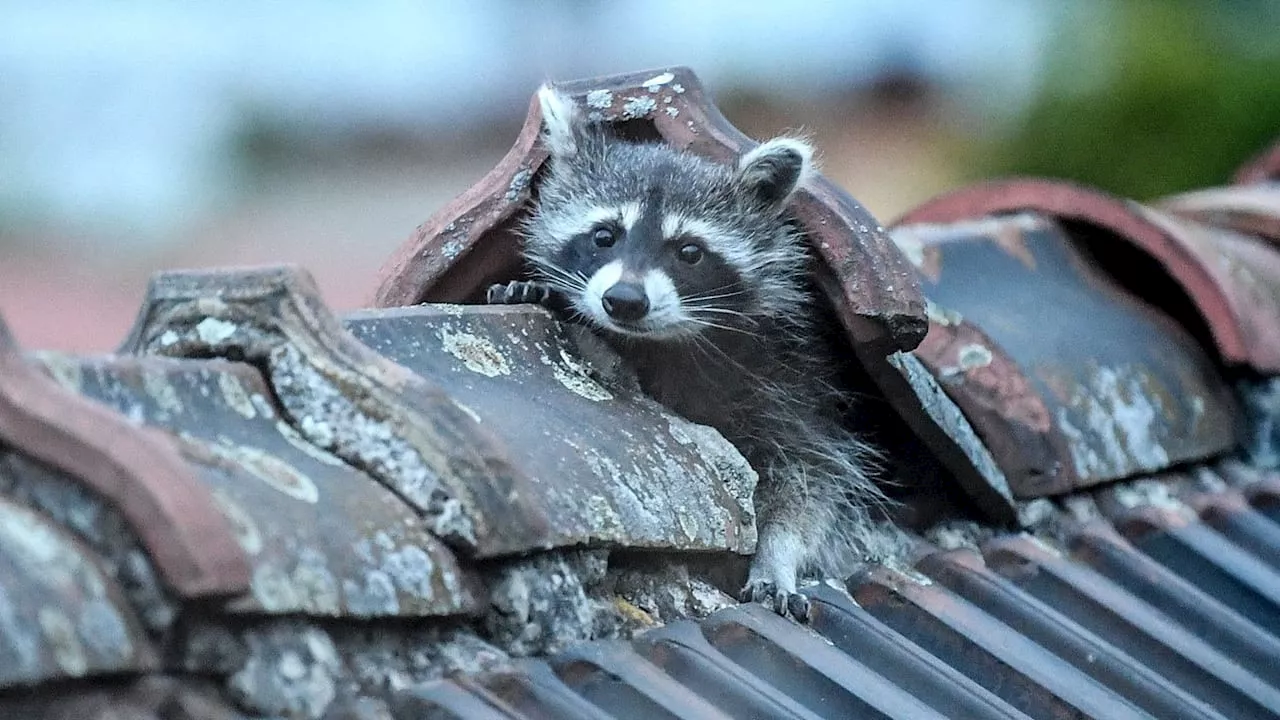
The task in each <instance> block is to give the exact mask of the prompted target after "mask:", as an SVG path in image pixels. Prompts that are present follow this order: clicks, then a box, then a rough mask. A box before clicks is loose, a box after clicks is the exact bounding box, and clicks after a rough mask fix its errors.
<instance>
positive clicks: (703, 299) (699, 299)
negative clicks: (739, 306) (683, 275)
mask: <svg viewBox="0 0 1280 720" xmlns="http://www.w3.org/2000/svg"><path fill="white" fill-rule="evenodd" d="M712 292H714V291H712ZM744 294H746V290H738V291H737V292H731V293H720V294H719V295H690V296H689V297H687V298H685V302H706V301H708V300H723V299H725V298H731V297H736V296H738V295H744Z"/></svg>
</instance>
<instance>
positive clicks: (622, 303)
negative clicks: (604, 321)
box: [600, 283, 649, 322]
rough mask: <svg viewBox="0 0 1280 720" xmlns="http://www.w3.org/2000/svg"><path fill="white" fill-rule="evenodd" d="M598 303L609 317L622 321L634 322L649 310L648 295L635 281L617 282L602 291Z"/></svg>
mask: <svg viewBox="0 0 1280 720" xmlns="http://www.w3.org/2000/svg"><path fill="white" fill-rule="evenodd" d="M600 304H601V305H604V311H605V312H607V313H609V317H611V318H613V319H614V320H621V321H623V322H634V321H636V320H639V319H640V318H642V317H644V315H645V313H647V312H649V296H648V295H646V294H645V291H644V287H643V286H641V285H637V284H635V283H617V284H615V285H614V286H613V287H611V288H609V289H608V290H605V291H604V295H602V296H601V297H600Z"/></svg>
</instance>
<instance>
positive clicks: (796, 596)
mask: <svg viewBox="0 0 1280 720" xmlns="http://www.w3.org/2000/svg"><path fill="white" fill-rule="evenodd" d="M738 599H739V600H741V601H742V602H755V603H760V604H761V605H764V606H765V607H767V608H769V609H770V610H772V611H774V612H776V613H778V614H779V615H781V616H782V617H791V618H795V619H796V620H798V621H800V622H807V621H808V620H809V598H807V597H805V596H804V595H801V594H800V593H798V592H793V591H791V590H787V589H785V588H783V587H782V586H781V585H779V584H777V583H774V582H770V581H768V580H765V579H762V578H757V579H755V580H748V581H747V584H746V586H745V587H743V588H742V592H741V593H739V596H738Z"/></svg>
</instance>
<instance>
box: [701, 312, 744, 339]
mask: <svg viewBox="0 0 1280 720" xmlns="http://www.w3.org/2000/svg"><path fill="white" fill-rule="evenodd" d="M689 322H691V323H693V324H695V325H701V326H703V327H709V328H715V329H717V330H727V331H729V332H736V333H742V334H743V335H746V336H747V337H753V338H758V337H760V335H759V333H753V332H751V331H750V330H744V329H742V328H736V327H733V326H732V325H721V324H720V323H713V322H711V321H710V320H704V319H702V318H697V317H690V318H689Z"/></svg>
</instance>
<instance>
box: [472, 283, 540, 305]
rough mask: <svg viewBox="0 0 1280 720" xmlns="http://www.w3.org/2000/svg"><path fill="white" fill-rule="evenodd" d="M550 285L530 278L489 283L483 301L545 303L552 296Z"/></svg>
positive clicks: (496, 303)
mask: <svg viewBox="0 0 1280 720" xmlns="http://www.w3.org/2000/svg"><path fill="white" fill-rule="evenodd" d="M552 294H553V293H552V290H551V286H550V285H548V284H546V283H541V282H537V281H531V280H514V281H512V282H509V283H497V284H495V285H490V286H489V290H488V292H487V293H485V302H487V303H489V304H490V305H524V304H532V305H545V304H546V303H547V302H548V301H549V300H551V297H552Z"/></svg>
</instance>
